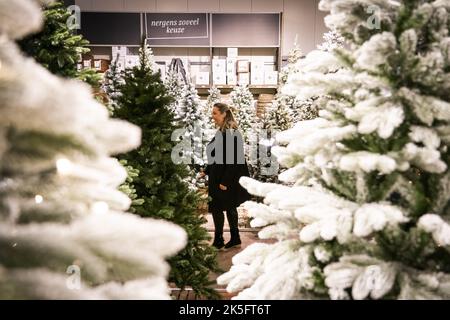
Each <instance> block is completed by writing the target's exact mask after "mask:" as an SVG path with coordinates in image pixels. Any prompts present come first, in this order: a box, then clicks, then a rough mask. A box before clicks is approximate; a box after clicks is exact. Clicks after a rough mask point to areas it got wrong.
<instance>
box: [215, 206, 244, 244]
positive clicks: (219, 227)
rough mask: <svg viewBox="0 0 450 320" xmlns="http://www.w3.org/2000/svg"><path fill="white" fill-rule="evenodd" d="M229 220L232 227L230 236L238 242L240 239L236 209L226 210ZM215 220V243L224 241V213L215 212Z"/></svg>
mask: <svg viewBox="0 0 450 320" xmlns="http://www.w3.org/2000/svg"><path fill="white" fill-rule="evenodd" d="M226 212H227V220H228V224H229V225H230V234H231V239H232V240H238V239H240V238H239V227H238V212H237V210H236V208H230V209H228V210H226ZM212 216H213V220H214V241H219V242H221V241H223V224H224V222H225V221H224V220H225V217H224V214H223V211H220V210H214V211H213V212H212Z"/></svg>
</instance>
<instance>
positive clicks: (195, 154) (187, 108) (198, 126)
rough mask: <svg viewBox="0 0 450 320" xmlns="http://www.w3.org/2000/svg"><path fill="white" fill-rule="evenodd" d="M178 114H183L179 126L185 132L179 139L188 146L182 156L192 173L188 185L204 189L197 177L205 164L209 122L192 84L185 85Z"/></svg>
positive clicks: (201, 181) (200, 179)
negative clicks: (187, 162)
mask: <svg viewBox="0 0 450 320" xmlns="http://www.w3.org/2000/svg"><path fill="white" fill-rule="evenodd" d="M178 114H179V115H181V114H183V118H181V119H180V124H181V126H182V128H183V129H184V130H185V132H184V134H183V137H182V138H181V139H182V140H184V141H186V144H187V145H188V146H189V148H187V150H186V151H185V153H184V155H183V156H184V157H186V158H187V159H189V167H190V169H191V171H192V181H190V183H191V185H192V186H193V187H204V186H205V181H204V178H200V177H199V172H200V168H203V167H204V166H205V165H206V162H207V157H206V144H207V143H208V141H209V140H208V139H210V138H211V133H210V132H209V131H208V130H209V129H210V124H211V121H210V119H209V114H208V113H206V112H205V107H204V105H203V104H202V102H201V100H200V97H199V96H198V93H197V90H196V89H195V85H194V84H193V83H189V84H187V85H186V89H185V91H184V96H182V97H181V99H180V105H179V109H178Z"/></svg>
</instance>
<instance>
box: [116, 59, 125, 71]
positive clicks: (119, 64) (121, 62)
mask: <svg viewBox="0 0 450 320" xmlns="http://www.w3.org/2000/svg"><path fill="white" fill-rule="evenodd" d="M117 70H119V71H123V70H125V58H119V59H118V60H117Z"/></svg>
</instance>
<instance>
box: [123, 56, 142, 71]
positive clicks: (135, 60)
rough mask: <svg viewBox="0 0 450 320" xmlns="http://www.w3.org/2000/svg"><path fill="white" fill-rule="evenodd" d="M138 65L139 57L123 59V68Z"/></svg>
mask: <svg viewBox="0 0 450 320" xmlns="http://www.w3.org/2000/svg"><path fill="white" fill-rule="evenodd" d="M138 64H139V56H126V57H125V68H126V69H128V68H133V67H135V66H137V65H138Z"/></svg>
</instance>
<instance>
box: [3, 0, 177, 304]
mask: <svg viewBox="0 0 450 320" xmlns="http://www.w3.org/2000/svg"><path fill="white" fill-rule="evenodd" d="M0 16H1V17H2V18H1V20H0V99H1V101H2V107H1V109H0V172H1V174H0V221H1V222H0V299H79V298H82V299H90V298H96V299H104V298H106V299H109V298H113V299H126V298H134V299H167V298H169V289H168V285H167V282H166V280H165V278H166V276H167V275H168V271H169V270H168V268H169V267H168V264H167V263H166V262H165V261H164V259H165V258H168V257H169V256H171V255H174V254H175V253H176V252H177V251H179V250H180V249H181V248H182V247H183V246H184V244H185V242H186V234H185V232H184V231H183V230H182V229H181V228H179V227H176V226H175V225H173V224H169V223H167V222H164V221H156V220H151V219H140V218H138V217H136V216H134V215H132V214H128V213H125V212H124V211H126V210H127V209H128V207H129V205H130V199H129V198H128V197H126V196H125V195H124V194H123V193H121V192H119V191H117V187H118V186H119V185H120V184H121V183H122V182H123V181H124V180H125V178H126V172H125V170H124V168H123V167H122V166H120V165H119V163H118V161H117V160H116V159H113V158H111V157H110V155H111V154H116V153H121V152H126V151H128V150H130V149H132V148H135V147H136V146H138V145H139V143H140V130H139V129H138V128H137V127H135V126H133V125H131V124H129V123H127V122H124V121H120V120H112V119H110V118H109V117H108V111H107V110H106V108H105V107H104V106H102V105H100V104H98V103H97V102H96V101H95V100H93V98H92V97H91V92H90V89H89V87H87V86H86V85H84V84H82V83H80V82H77V81H74V80H63V79H61V78H57V77H56V76H53V75H51V74H50V73H49V72H48V71H47V70H45V69H44V68H43V67H41V66H39V65H38V64H37V63H36V62H35V61H34V60H32V59H29V58H25V57H24V56H23V55H22V54H21V53H20V52H19V50H18V48H17V46H16V45H15V43H14V39H19V38H21V37H23V36H25V35H26V34H29V33H31V32H35V31H37V30H38V29H39V28H40V26H41V24H42V16H41V13H40V10H39V7H38V4H37V2H36V1H32V0H15V1H6V0H1V1H0Z"/></svg>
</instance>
